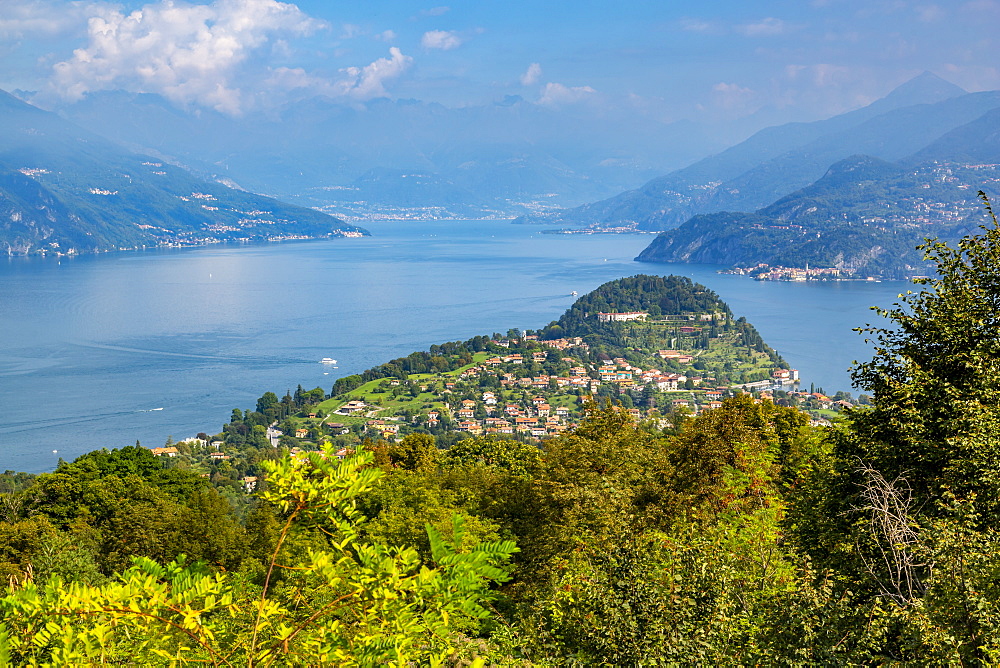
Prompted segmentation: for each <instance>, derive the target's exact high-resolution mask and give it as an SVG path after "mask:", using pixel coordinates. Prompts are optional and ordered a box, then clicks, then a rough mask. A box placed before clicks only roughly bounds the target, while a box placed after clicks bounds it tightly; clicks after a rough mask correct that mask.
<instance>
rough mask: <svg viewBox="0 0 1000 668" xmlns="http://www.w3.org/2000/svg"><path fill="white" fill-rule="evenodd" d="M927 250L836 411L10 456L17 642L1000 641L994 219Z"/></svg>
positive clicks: (273, 646)
mask: <svg viewBox="0 0 1000 668" xmlns="http://www.w3.org/2000/svg"><path fill="white" fill-rule="evenodd" d="M923 250H924V252H925V253H926V254H927V258H928V260H929V261H931V262H932V263H933V264H934V265H935V266H936V267H937V269H938V274H937V275H936V277H934V278H929V279H919V283H920V285H919V287H920V288H921V290H920V291H917V292H915V293H913V294H909V293H908V294H906V295H902V296H901V299H900V303H899V304H896V305H893V306H891V307H888V308H886V309H884V310H881V311H880V313H881V314H882V315H884V316H886V317H887V319H888V323H889V324H888V325H887V326H886V327H884V328H883V327H867V328H864V329H863V331H864V333H865V334H866V335H867V336H868V337H869V338H871V339H872V340H873V341H874V342H875V344H876V346H875V348H876V353H875V355H874V357H873V359H872V360H870V361H868V362H865V363H862V364H859V365H858V366H857V367H856V368H855V369H854V370H853V374H854V379H855V381H856V383H857V385H858V387H859V388H861V389H862V390H864V391H866V392H868V393H870V395H871V403H870V405H868V406H865V407H856V408H854V409H851V410H849V411H847V413H846V416H845V418H844V419H843V420H842V421H840V422H838V423H836V424H835V425H834V426H833V427H828V428H819V427H815V426H812V425H810V423H809V419H808V417H807V416H806V415H805V414H804V413H801V412H800V411H798V410H797V409H796V408H794V407H790V406H778V405H775V404H774V403H771V402H770V401H767V400H755V399H754V398H752V397H751V396H749V395H738V396H734V397H730V398H728V399H726V400H725V401H724V402H723V403H722V406H721V408H716V409H714V410H708V411H705V412H703V413H702V414H700V415H698V416H697V417H690V416H685V415H684V414H683V413H680V414H675V415H672V416H670V418H669V419H668V420H649V421H636V420H635V419H634V418H633V417H632V416H631V415H630V414H629V413H628V412H627V411H625V410H623V409H621V408H620V407H618V406H615V405H613V404H611V403H605V404H592V405H591V406H590V407H589V409H588V418H587V419H586V420H585V421H584V422H583V423H582V424H580V426H578V427H577V428H576V429H575V430H573V431H571V432H568V433H565V434H563V435H560V436H558V437H555V438H552V439H549V440H546V441H543V442H542V444H541V446H540V447H535V446H533V445H528V444H523V443H517V442H513V441H510V440H504V439H501V438H497V437H487V436H482V437H473V438H467V439H464V440H462V441H459V442H458V443H455V444H454V445H453V446H452V447H450V448H448V449H441V448H439V447H438V444H437V443H436V442H435V440H434V438H433V437H432V436H430V435H427V434H411V435H409V436H407V437H405V438H403V439H402V440H401V441H400V442H398V443H390V442H369V443H365V444H363V445H362V446H360V447H358V448H357V449H356V450H355V452H354V453H353V454H347V455H343V454H337V453H335V452H334V449H333V448H332V447H328V448H326V449H325V450H323V451H322V452H311V453H310V452H303V453H299V454H297V455H295V456H291V455H289V454H288V453H280V452H276V453H273V454H269V455H268V456H266V457H263V459H262V461H261V464H260V465H261V468H262V470H263V471H264V475H263V476H262V479H261V481H260V482H261V484H260V487H259V489H257V490H256V493H255V494H254V495H253V496H252V497H251V500H250V501H249V503H247V504H246V505H245V506H237V505H234V504H233V503H230V502H228V501H227V499H226V498H225V497H224V496H222V495H221V494H220V493H219V491H218V490H216V489H215V488H214V487H213V486H212V484H211V480H207V479H205V478H203V477H201V476H200V475H196V474H193V473H191V472H189V471H184V470H182V469H179V468H176V467H171V466H170V465H169V463H167V464H165V463H164V462H163V461H160V460H156V459H154V458H153V457H152V456H151V455H150V454H149V453H148V451H144V450H143V449H141V448H125V449H122V450H117V451H112V452H98V453H91V454H90V455H86V456H84V457H81V458H80V459H78V460H77V461H75V462H73V463H66V464H62V465H60V467H59V468H58V469H57V470H56V471H55V472H54V473H51V474H45V475H42V476H39V477H38V478H37V479H34V480H27V479H23V478H18V477H17V476H15V475H7V476H5V477H4V478H3V483H4V485H5V487H4V489H5V490H7V491H6V492H5V493H3V495H2V497H0V499H2V501H3V503H2V504H0V510H2V511H3V513H4V515H3V517H2V518H0V519H2V520H3V522H2V524H0V531H2V532H3V534H4V540H3V541H0V549H2V550H3V553H2V554H0V560H2V567H3V569H4V573H5V575H6V576H7V578H8V579H9V581H10V587H9V589H8V591H7V592H6V595H5V596H4V597H3V598H0V660H2V661H3V662H4V663H11V664H17V665H67V664H74V663H99V662H108V663H141V664H144V665H158V664H162V665H168V664H169V665H178V664H185V663H188V662H190V663H207V664H211V665H253V666H261V665H319V664H328V665H376V664H379V665H382V664H389V665H404V664H410V663H413V664H424V663H427V664H432V665H445V664H447V665H470V664H471V665H534V664H541V665H551V664H559V665H563V664H566V665H589V664H594V665H614V666H618V665H640V664H642V665H645V664H651V665H678V664H684V665H692V664H693V665H701V664H718V665H749V664H755V665H783V666H784V665H789V666H807V665H831V664H836V665H845V664H846V665H873V664H877V665H888V664H915V665H992V664H995V663H997V661H1000V585H998V582H1000V580H998V579H997V577H996V574H997V572H998V569H1000V550H998V547H1000V525H998V518H1000V477H998V474H997V471H998V470H1000V467H998V464H1000V454H998V453H1000V450H998V448H997V443H998V442H1000V386H998V385H997V383H996V380H995V379H996V377H997V372H998V371H1000V356H998V354H997V351H998V350H1000V277H998V274H997V267H1000V228H998V227H997V225H996V221H995V220H994V222H993V224H992V225H989V226H987V227H986V228H984V229H983V230H982V232H981V233H979V234H976V235H970V236H967V237H965V238H964V239H963V240H962V241H961V242H960V243H959V244H958V245H957V246H956V247H949V246H947V245H945V244H942V243H937V242H929V243H928V244H926V245H925V246H924V248H923ZM597 299H598V298H597V297H595V301H594V304H592V305H590V306H589V307H596V306H597V305H598V301H597ZM262 408H264V409H265V410H266V409H268V408H269V406H262Z"/></svg>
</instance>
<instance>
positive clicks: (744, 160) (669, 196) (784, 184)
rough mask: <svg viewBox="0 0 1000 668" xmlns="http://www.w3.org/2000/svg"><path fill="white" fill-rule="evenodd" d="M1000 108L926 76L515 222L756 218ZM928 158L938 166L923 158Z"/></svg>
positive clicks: (992, 94) (659, 225) (997, 98)
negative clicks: (831, 178)
mask: <svg viewBox="0 0 1000 668" xmlns="http://www.w3.org/2000/svg"><path fill="white" fill-rule="evenodd" d="M998 107H1000V91H989V92H982V93H966V92H965V91H964V90H962V89H961V88H959V87H958V86H955V85H953V84H950V83H948V82H946V81H944V80H943V79H941V78H939V77H937V76H936V75H934V74H931V73H928V72H925V73H924V74H922V75H920V76H918V77H916V78H914V79H912V80H910V81H908V82H907V83H905V84H903V85H901V86H899V87H898V88H896V89H895V90H893V91H892V92H891V93H889V94H888V95H886V96H885V97H884V98H881V99H880V100H877V101H875V102H873V103H872V104H870V105H868V106H866V107H864V108H862V109H857V110H855V111H851V112H848V113H846V114H841V115H839V116H834V117H833V118H829V119H826V120H822V121H815V122H812V123H789V124H785V125H780V126H776V127H770V128H765V129H764V130H761V131H760V132H758V133H756V134H755V135H753V136H752V137H750V138H749V139H747V140H746V141H743V142H741V143H739V144H737V145H735V146H733V147H731V148H729V149H726V150H725V151H723V152H721V153H718V154H716V155H713V156H710V157H708V158H705V159H703V160H700V161H698V162H696V163H694V164H692V165H690V166H689V167H685V168H683V169H680V170H677V171H674V172H671V173H670V174H668V175H666V176H662V177H659V178H656V179H653V180H651V181H649V182H648V183H646V184H645V185H644V186H642V187H641V188H637V189H635V190H631V191H626V192H623V193H620V194H618V195H616V196H614V197H611V198H608V199H605V200H601V201H597V202H593V203H590V204H586V205H583V206H580V207H576V208H573V209H569V210H565V211H558V212H552V213H548V214H542V215H538V214H536V215H530V216H524V217H522V218H520V219H519V222H524V223H544V224H546V225H550V226H557V227H572V228H598V229H600V228H619V227H624V228H632V229H638V230H645V231H651V230H653V231H655V230H667V229H671V228H674V227H677V226H678V225H680V224H681V223H683V222H685V221H686V220H688V219H689V218H690V217H692V216H694V215H697V214H701V213H711V212H716V211H754V210H756V209H759V208H761V207H764V206H767V205H769V204H771V203H772V202H774V201H775V200H777V199H779V198H781V197H784V196H785V195H788V194H790V193H792V192H794V191H796V190H798V189H799V188H803V187H805V186H807V185H808V184H810V183H812V182H813V181H815V180H816V179H819V178H820V177H822V176H823V174H824V173H825V172H826V170H827V169H828V168H829V167H830V166H831V165H832V164H833V163H834V162H837V161H839V160H842V159H844V158H847V157H849V156H851V155H856V154H866V155H871V156H873V157H877V158H880V159H882V160H900V159H903V158H906V157H908V156H914V158H915V157H916V156H917V155H919V152H920V151H921V150H922V149H925V147H927V148H929V147H928V144H929V143H930V142H933V141H934V140H936V139H938V138H940V137H943V136H944V135H946V134H947V133H949V132H951V131H953V130H955V129H957V128H959V127H961V126H963V125H965V124H967V123H971V122H973V121H976V119H979V118H980V117H982V116H983V115H984V114H986V113H987V112H988V111H990V110H993V109H996V108H998ZM984 153H985V151H984ZM923 159H925V160H926V159H932V158H931V155H930V154H924V156H923Z"/></svg>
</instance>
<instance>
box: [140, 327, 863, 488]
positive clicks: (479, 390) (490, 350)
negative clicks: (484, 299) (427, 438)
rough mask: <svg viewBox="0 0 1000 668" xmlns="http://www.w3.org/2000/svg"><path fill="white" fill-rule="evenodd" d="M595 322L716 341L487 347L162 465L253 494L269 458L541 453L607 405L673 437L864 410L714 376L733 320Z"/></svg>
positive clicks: (307, 399) (306, 405)
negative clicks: (532, 448) (492, 443)
mask: <svg viewBox="0 0 1000 668" xmlns="http://www.w3.org/2000/svg"><path fill="white" fill-rule="evenodd" d="M588 318H589V319H590V320H591V321H593V322H596V323H599V325H598V326H599V327H605V328H607V327H611V328H615V329H617V330H621V331H625V332H629V335H631V336H634V335H635V334H636V333H637V332H641V331H646V332H647V333H648V332H649V331H653V332H656V333H657V334H658V336H659V338H661V339H663V340H670V341H673V342H677V341H678V340H679V341H681V342H687V343H689V344H691V343H693V342H695V341H698V340H700V337H703V336H706V335H707V334H709V332H710V331H711V332H714V336H709V340H708V345H706V346H704V347H699V346H697V345H687V346H683V347H680V346H679V347H676V348H656V349H655V350H639V349H635V348H633V349H630V350H629V351H628V352H627V354H625V355H617V356H613V357H612V356H611V355H610V354H608V353H606V352H604V351H603V350H602V351H597V350H595V346H592V345H591V344H590V343H588V342H587V340H585V337H581V336H567V337H562V338H557V339H544V338H542V337H541V336H540V334H539V333H532V332H523V333H519V335H509V336H505V337H499V336H495V337H492V338H488V339H483V340H482V341H481V342H480V343H481V347H482V348H483V349H482V350H478V351H476V352H473V353H471V354H468V353H467V352H466V351H461V350H460V348H459V347H458V344H454V347H453V348H452V349H451V350H452V355H451V356H452V357H453V358H454V359H455V360H458V361H463V362H465V363H463V364H460V365H458V366H456V367H455V368H451V369H442V370H438V371H432V372H426V373H402V372H399V371H398V369H396V370H395V372H394V374H393V375H387V376H383V377H376V378H372V379H370V380H367V381H366V382H362V383H359V384H358V383H356V384H355V385H354V386H353V387H351V389H349V390H348V391H344V392H340V393H337V392H336V389H337V386H336V385H335V392H334V393H332V394H331V395H328V394H326V393H325V391H324V390H323V389H322V388H315V389H314V390H308V391H307V390H303V389H302V388H301V387H299V388H298V389H297V390H296V391H295V393H294V394H291V393H288V394H286V396H284V397H282V398H280V399H279V398H278V397H277V396H276V395H275V394H273V393H266V394H265V395H264V396H263V397H261V399H260V400H258V402H257V406H256V409H257V410H255V411H249V410H248V411H245V412H242V411H240V410H239V409H237V410H234V412H233V413H234V414H233V419H232V420H231V422H230V423H229V424H227V425H225V426H224V428H223V431H222V432H221V433H219V434H217V435H214V436H209V435H208V434H206V433H201V434H199V435H198V436H197V437H194V438H188V439H185V440H182V441H180V442H176V443H174V442H168V443H167V444H165V445H164V446H162V447H156V448H152V453H153V454H154V455H157V456H160V457H168V458H174V457H182V458H184V459H185V460H187V461H188V462H189V465H192V466H194V467H195V468H196V469H199V470H203V471H204V473H203V475H205V476H210V477H212V478H213V480H214V481H215V482H217V483H218V482H219V481H224V480H227V479H228V480H229V481H230V483H231V484H232V485H234V486H235V487H238V488H240V489H243V490H244V491H253V489H254V488H255V486H256V485H257V483H258V480H259V476H260V474H261V472H260V470H259V466H258V464H259V462H258V448H259V447H265V448H277V449H282V448H283V449H286V450H288V451H289V452H291V453H292V454H293V455H295V454H297V453H303V452H306V451H311V450H316V449H317V448H318V447H319V446H321V445H322V444H323V443H325V442H332V443H334V444H335V445H336V446H337V448H336V450H335V452H336V455H337V456H338V457H345V456H347V455H348V454H350V452H352V451H353V448H354V447H356V446H357V445H358V444H359V443H361V442H363V441H366V440H367V441H370V442H373V443H379V442H381V443H385V444H397V443H400V442H401V441H402V440H403V439H404V438H406V437H407V436H409V435H411V434H429V435H431V436H433V437H434V438H435V439H436V441H437V442H438V443H439V447H441V446H447V445H448V444H449V443H455V442H457V441H459V440H461V439H464V438H472V437H487V438H499V439H509V440H512V441H520V442H522V443H528V444H531V443H533V444H540V443H541V442H542V441H544V440H545V439H548V438H554V437H558V436H559V435H561V434H565V433H566V432H568V431H571V430H572V429H574V428H576V427H577V426H578V425H579V424H580V422H581V421H582V420H583V419H584V417H585V416H586V414H587V412H588V410H590V409H591V408H592V407H594V406H599V405H602V404H604V403H607V402H611V403H613V404H615V405H618V406H620V410H622V411H624V412H626V413H627V414H628V415H629V416H630V417H631V418H632V419H633V420H634V421H636V422H637V423H646V424H648V425H649V426H650V428H654V429H669V428H671V427H672V426H673V424H674V423H676V421H677V420H678V419H684V418H685V416H691V417H693V416H697V415H700V414H702V413H704V412H706V411H711V410H716V409H719V408H721V407H722V405H723V401H724V400H725V399H726V398H727V397H732V396H736V395H738V394H743V393H746V394H750V395H751V396H752V397H753V399H754V401H756V402H758V403H759V402H763V401H771V402H774V403H776V404H778V405H785V406H796V407H799V408H801V409H803V410H805V411H807V412H809V414H810V415H811V418H812V423H813V424H814V425H828V424H830V419H832V418H835V416H836V415H837V414H838V413H839V412H840V411H842V410H844V409H845V408H850V407H851V406H853V404H854V399H853V397H851V396H850V395H849V394H847V393H844V392H838V393H836V395H834V396H832V397H831V396H827V395H826V394H824V392H823V390H822V388H813V387H810V388H809V389H808V390H806V389H804V388H802V379H801V378H800V376H799V372H798V371H797V370H796V369H792V368H788V367H787V366H773V360H772V357H771V356H770V355H769V354H768V353H766V352H759V353H758V352H752V353H748V351H746V350H744V351H743V352H742V353H740V354H739V356H741V357H743V358H744V359H743V364H744V365H745V366H746V367H747V370H744V371H741V372H740V375H739V378H741V379H742V380H741V382H732V378H730V379H729V381H730V382H724V380H723V378H722V375H723V374H721V373H718V372H716V371H713V370H712V369H716V370H719V369H725V368H731V367H732V362H731V361H729V362H726V363H724V364H722V365H720V364H718V359H719V356H720V355H721V354H723V353H724V354H726V355H732V354H733V352H734V340H732V332H733V331H734V330H730V329H727V328H726V326H727V323H729V324H731V323H732V318H731V317H729V316H728V315H727V314H726V313H723V312H713V313H698V314H691V313H684V314H670V315H665V316H664V315H658V316H652V315H651V314H650V312H649V311H611V312H605V311H600V312H597V313H592V314H588ZM674 335H678V336H674ZM467 343H468V342H467ZM435 352H444V350H438V351H435ZM438 357H441V356H440V355H439V356H438ZM432 359H433V357H432ZM643 360H644V361H643ZM344 380H346V379H341V381H338V384H339V383H341V382H342V381H344ZM861 400H862V401H863V400H864V398H863V397H862V398H861Z"/></svg>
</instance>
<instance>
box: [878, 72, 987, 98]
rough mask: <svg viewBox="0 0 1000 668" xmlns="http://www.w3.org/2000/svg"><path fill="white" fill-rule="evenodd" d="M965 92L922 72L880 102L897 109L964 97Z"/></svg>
mask: <svg viewBox="0 0 1000 668" xmlns="http://www.w3.org/2000/svg"><path fill="white" fill-rule="evenodd" d="M967 92H968V91H966V90H965V89H964V88H962V87H961V86H956V85H955V84H953V83H951V82H950V81H947V80H945V79H942V78H941V77H939V76H938V75H936V74H934V73H933V72H929V71H927V70H924V71H923V72H922V73H920V74H918V75H917V76H915V77H913V78H912V79H910V80H909V81H906V82H904V83H901V84H900V85H898V86H896V87H895V88H893V89H892V91H890V92H889V94H888V95H886V96H885V97H883V98H882V100H880V102H890V103H892V105H893V106H897V107H899V106H906V105H911V104H929V103H933V102H940V101H941V100H947V99H949V98H952V97H958V96H959V95H965V94H966V93H967Z"/></svg>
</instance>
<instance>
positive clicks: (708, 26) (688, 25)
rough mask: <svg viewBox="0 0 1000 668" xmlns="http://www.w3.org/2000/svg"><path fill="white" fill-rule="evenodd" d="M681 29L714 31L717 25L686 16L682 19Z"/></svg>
mask: <svg viewBox="0 0 1000 668" xmlns="http://www.w3.org/2000/svg"><path fill="white" fill-rule="evenodd" d="M680 25H681V29H682V30H687V31H688V32H714V31H715V30H716V26H715V24H713V23H710V22H708V21H705V20H703V19H692V18H685V19H681V21H680Z"/></svg>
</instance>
